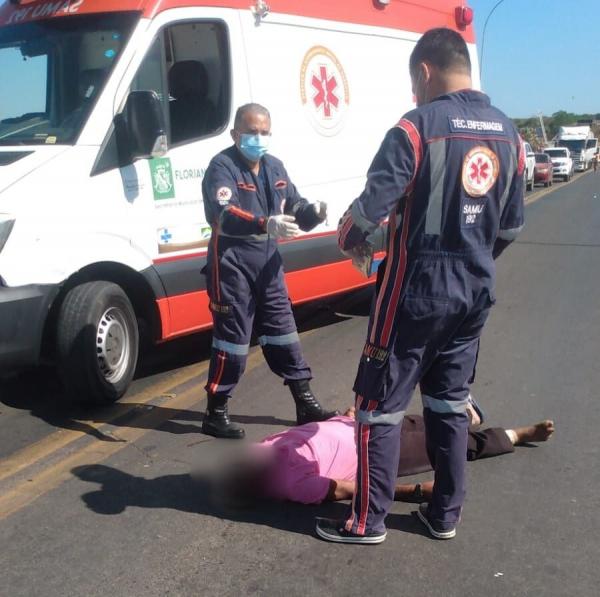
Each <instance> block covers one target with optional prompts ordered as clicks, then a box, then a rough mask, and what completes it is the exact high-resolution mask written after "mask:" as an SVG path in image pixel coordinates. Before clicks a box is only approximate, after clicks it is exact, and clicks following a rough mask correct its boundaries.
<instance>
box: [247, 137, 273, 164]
mask: <svg viewBox="0 0 600 597" xmlns="http://www.w3.org/2000/svg"><path fill="white" fill-rule="evenodd" d="M269 138H270V137H269V135H250V134H248V133H242V134H241V135H240V151H241V152H242V155H243V156H244V157H245V158H246V159H247V160H249V161H251V162H258V160H260V158H262V157H263V155H265V153H267V150H268V149H269Z"/></svg>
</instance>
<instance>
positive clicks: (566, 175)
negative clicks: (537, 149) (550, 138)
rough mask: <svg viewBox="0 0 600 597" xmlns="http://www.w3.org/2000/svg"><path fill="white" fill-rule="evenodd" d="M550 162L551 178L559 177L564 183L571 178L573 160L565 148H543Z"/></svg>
mask: <svg viewBox="0 0 600 597" xmlns="http://www.w3.org/2000/svg"><path fill="white" fill-rule="evenodd" d="M544 153H547V154H548V155H549V156H550V159H551V160H552V166H553V168H552V174H553V176H560V177H561V178H562V179H563V180H564V181H565V182H566V181H567V180H571V177H572V176H573V160H572V159H571V152H570V151H569V150H568V149H567V148H566V147H544Z"/></svg>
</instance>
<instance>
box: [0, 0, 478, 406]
mask: <svg viewBox="0 0 600 597" xmlns="http://www.w3.org/2000/svg"><path fill="white" fill-rule="evenodd" d="M250 4H251V6H249V5H250ZM472 17H473V15H472V11H471V9H470V8H468V7H465V6H463V5H462V3H460V2H459V1H458V0H423V1H416V0H412V1H411V2H404V1H402V0H395V1H394V2H390V1H389V0H380V1H379V0H347V1H346V2H322V1H320V0H304V1H303V2H297V1H292V0H272V1H269V3H268V5H267V4H266V3H265V2H263V1H262V0H260V1H255V2H251V0H209V1H208V2H201V1H197V0H56V1H51V0H34V1H28V0H10V2H8V3H5V4H4V5H2V6H1V7H0V69H1V72H2V83H1V85H2V91H1V95H2V97H1V100H0V371H13V370H15V369H16V368H18V367H23V366H31V365H35V364H37V363H39V362H40V361H42V360H43V361H49V362H51V363H54V364H55V365H56V366H57V367H58V369H59V371H60V373H61V376H62V378H63V379H64V381H65V383H66V385H67V388H68V389H69V390H70V391H71V393H73V394H74V395H75V396H77V397H78V398H79V399H82V400H86V401H90V402H100V403H102V402H110V401H113V400H116V399H118V398H119V397H120V396H122V395H123V393H124V392H125V391H126V389H127V387H128V385H129V383H130V381H131V379H132V377H133V374H134V371H135V366H136V362H137V356H138V344H139V329H140V324H141V323H142V322H144V323H145V326H144V327H145V329H148V330H149V334H150V336H151V339H152V340H153V341H155V342H161V341H166V340H169V339H171V338H175V337H177V336H181V335H183V334H188V333H192V332H195V331H198V330H201V329H206V328H208V327H209V326H210V323H211V319H210V314H209V311H208V300H207V296H206V290H205V288H206V285H205V279H204V276H203V275H202V274H201V269H202V267H203V265H204V263H205V255H206V245H207V242H208V238H209V236H210V227H209V226H208V224H207V222H206V221H205V219H204V209H203V206H202V195H201V181H202V177H203V175H204V171H205V168H206V167H207V165H208V163H209V161H210V159H211V158H212V157H213V156H214V155H215V154H216V153H217V152H219V151H220V150H222V149H223V148H224V147H226V146H228V145H230V144H231V138H230V136H229V130H230V128H231V127H232V117H233V114H234V111H235V108H236V107H237V106H239V105H241V104H243V103H246V102H248V101H256V102H259V103H262V104H264V105H266V106H267V107H268V108H269V110H270V111H271V115H272V122H273V128H272V130H273V139H272V144H271V147H272V151H273V153H274V154H275V155H277V156H278V157H280V158H282V159H283V160H284V162H285V164H286V167H287V169H288V171H289V172H290V174H291V177H292V179H293V180H294V182H295V183H296V184H297V186H298V187H299V189H300V191H301V192H302V194H303V196H305V197H307V198H308V199H309V200H313V201H316V200H324V201H327V202H328V204H329V213H330V215H329V220H328V222H326V223H324V224H323V225H321V226H320V227H319V228H317V229H316V230H315V231H314V232H313V233H311V234H307V235H304V236H302V237H300V238H299V239H298V240H296V241H292V242H288V243H284V244H282V247H281V251H282V254H283V257H284V262H285V267H286V272H287V283H288V286H289V290H290V296H291V298H292V300H293V301H294V302H296V303H298V302H301V301H306V300H311V299H314V298H317V297H322V296H327V295H331V294H334V293H338V292H340V291H344V290H349V289H352V288H356V287H359V286H361V285H364V284H365V283H369V282H368V281H365V279H363V278H361V277H360V275H359V274H358V273H357V272H355V271H354V270H353V268H352V267H351V266H350V262H349V261H348V260H347V259H345V258H344V257H343V256H342V255H341V253H340V252H339V251H338V249H337V246H336V239H335V229H336V225H337V222H338V219H339V217H340V216H341V214H342V213H343V211H344V210H345V209H346V207H347V205H348V204H349V203H350V201H351V200H353V199H354V198H355V197H356V195H357V194H358V193H359V192H360V190H361V188H362V186H363V184H364V175H365V173H366V171H367V168H368V166H369V163H370V160H371V158H372V156H373V155H374V153H375V151H376V149H377V147H378V145H379V143H380V142H381V139H382V138H383V135H384V133H385V131H386V130H387V129H389V128H390V127H391V126H393V125H394V124H395V123H396V122H397V121H398V119H399V117H400V116H401V115H402V114H403V113H404V112H405V111H407V110H409V109H410V108H411V107H412V106H413V105H414V104H413V97H412V92H411V85H410V79H409V75H408V69H407V65H408V58H409V55H410V52H411V50H412V48H413V46H414V43H415V42H416V40H418V38H419V36H420V34H421V33H422V32H423V31H425V30H427V29H429V28H431V27H434V26H449V27H453V28H455V29H456V30H460V31H462V32H463V34H464V36H465V39H466V40H467V42H468V44H469V48H470V52H471V58H472V61H473V65H474V68H473V72H474V74H475V76H476V73H477V72H478V68H477V55H476V50H475V45H474V36H473V30H472V26H471V21H472ZM475 84H476V85H477V84H478V81H475Z"/></svg>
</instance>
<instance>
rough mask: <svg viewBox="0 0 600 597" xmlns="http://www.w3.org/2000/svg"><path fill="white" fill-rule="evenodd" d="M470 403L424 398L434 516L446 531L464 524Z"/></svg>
mask: <svg viewBox="0 0 600 597" xmlns="http://www.w3.org/2000/svg"><path fill="white" fill-rule="evenodd" d="M467 401H468V399H467V398H465V399H464V400H440V399H436V398H431V397H429V396H423V405H424V409H423V419H424V421H425V431H426V445H427V453H428V455H429V460H430V461H431V465H432V466H433V469H434V471H435V481H434V491H433V498H432V501H431V506H430V515H431V517H432V519H433V520H435V521H436V523H437V524H438V525H439V526H440V527H441V528H442V529H444V528H446V529H449V528H452V527H453V526H454V525H455V524H456V523H457V522H458V521H459V520H460V513H461V510H462V505H463V502H464V499H465V494H466V483H465V466H466V462H467V459H466V453H467V442H468V431H469V418H468V416H467V412H466V405H467Z"/></svg>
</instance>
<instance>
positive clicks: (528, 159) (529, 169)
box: [523, 141, 535, 191]
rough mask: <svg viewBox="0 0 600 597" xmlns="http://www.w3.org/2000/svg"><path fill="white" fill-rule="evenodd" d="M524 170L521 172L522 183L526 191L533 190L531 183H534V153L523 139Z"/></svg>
mask: <svg viewBox="0 0 600 597" xmlns="http://www.w3.org/2000/svg"><path fill="white" fill-rule="evenodd" d="M523 145H524V146H525V172H524V173H523V177H524V180H523V184H524V185H525V188H526V189H527V190H528V191H533V185H534V184H535V153H534V152H533V149H532V148H531V145H529V143H527V141H525V142H524V143H523Z"/></svg>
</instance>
